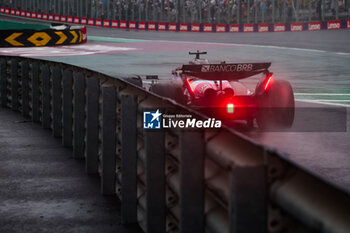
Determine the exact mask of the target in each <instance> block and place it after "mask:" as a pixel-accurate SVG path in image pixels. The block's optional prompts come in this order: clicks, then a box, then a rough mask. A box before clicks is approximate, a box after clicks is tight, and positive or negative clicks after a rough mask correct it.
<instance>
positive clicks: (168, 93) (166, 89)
mask: <svg viewBox="0 0 350 233" xmlns="http://www.w3.org/2000/svg"><path fill="white" fill-rule="evenodd" d="M149 90H150V91H151V92H153V93H155V94H157V95H160V96H163V97H166V98H169V99H173V100H175V101H176V102H178V103H179V104H186V97H185V95H184V93H183V88H182V83H181V82H176V81H170V82H166V83H155V84H153V85H152V86H150V88H149Z"/></svg>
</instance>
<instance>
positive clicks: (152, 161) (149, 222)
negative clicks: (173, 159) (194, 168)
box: [144, 130, 166, 233]
mask: <svg viewBox="0 0 350 233" xmlns="http://www.w3.org/2000/svg"><path fill="white" fill-rule="evenodd" d="M144 140H145V151H146V165H145V166H146V201H147V202H146V205H147V208H146V226H147V230H146V232H147V233H153V232H156V233H164V232H166V222H165V221H166V217H165V216H166V202H165V198H166V197H165V156H166V155H165V145H164V144H165V136H164V132H163V131H156V130H155V131H151V130H145V131H144Z"/></svg>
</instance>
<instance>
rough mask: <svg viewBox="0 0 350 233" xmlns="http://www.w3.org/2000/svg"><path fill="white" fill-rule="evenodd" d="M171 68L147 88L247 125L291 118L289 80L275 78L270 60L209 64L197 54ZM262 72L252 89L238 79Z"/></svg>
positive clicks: (280, 123) (284, 123) (280, 124)
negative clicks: (164, 78)
mask: <svg viewBox="0 0 350 233" xmlns="http://www.w3.org/2000/svg"><path fill="white" fill-rule="evenodd" d="M189 54H191V55H195V56H196V57H195V58H194V59H193V60H192V61H190V62H189V64H186V65H183V66H182V67H180V68H177V69H176V70H174V71H173V75H174V78H173V79H172V80H169V81H167V82H158V83H153V84H152V85H151V86H150V88H149V89H150V91H153V92H155V93H156V94H159V95H161V96H164V97H168V98H171V99H174V100H175V101H177V102H179V103H180V104H183V105H187V106H190V107H191V108H194V109H197V110H199V111H201V112H203V113H205V114H207V115H209V116H212V117H215V118H216V119H221V120H224V121H225V122H229V121H238V120H239V121H242V120H243V121H246V122H247V124H248V125H249V126H252V127H253V126H255V125H256V126H257V127H259V128H262V129H266V128H276V127H277V128H288V127H291V125H292V124H293V120H294V94H293V89H292V87H291V85H290V83H289V82H287V81H284V80H276V79H274V77H273V75H272V73H271V72H270V71H269V70H268V68H269V67H270V65H271V63H237V64H233V63H225V62H221V63H218V64H210V63H209V62H208V60H207V59H202V58H200V55H201V54H206V52H199V51H197V52H194V53H191V52H190V53H189ZM259 74H260V75H262V78H261V80H260V81H259V82H258V83H257V85H256V87H255V90H254V91H251V90H249V89H248V88H247V87H246V86H245V85H243V84H242V83H241V82H240V80H242V79H245V78H248V77H252V76H256V75H259Z"/></svg>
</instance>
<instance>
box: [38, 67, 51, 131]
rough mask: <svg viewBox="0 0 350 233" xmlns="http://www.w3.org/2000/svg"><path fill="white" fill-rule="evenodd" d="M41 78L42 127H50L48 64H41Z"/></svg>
mask: <svg viewBox="0 0 350 233" xmlns="http://www.w3.org/2000/svg"><path fill="white" fill-rule="evenodd" d="M40 75H41V80H42V127H43V128H44V129H50V128H51V109H50V108H51V94H50V69H49V66H48V65H42V66H41V73H40Z"/></svg>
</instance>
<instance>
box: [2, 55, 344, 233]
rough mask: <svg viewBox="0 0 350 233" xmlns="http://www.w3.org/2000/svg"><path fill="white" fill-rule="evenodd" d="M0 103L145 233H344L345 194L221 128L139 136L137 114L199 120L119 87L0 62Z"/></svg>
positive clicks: (47, 66)
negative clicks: (66, 155) (46, 132)
mask: <svg viewBox="0 0 350 233" xmlns="http://www.w3.org/2000/svg"><path fill="white" fill-rule="evenodd" d="M0 104H1V106H2V107H7V108H11V109H12V110H14V111H18V112H21V113H22V114H23V115H24V116H25V117H30V118H31V119H32V121H33V122H38V123H41V124H42V127H43V128H44V129H50V130H51V131H52V135H53V136H54V137H58V138H62V144H63V145H64V146H66V147H72V148H73V151H74V153H73V154H74V157H75V158H77V159H84V161H85V165H86V166H85V167H86V172H87V173H89V174H99V175H100V179H101V192H102V194H104V195H114V194H117V195H118V197H119V198H120V199H121V217H122V222H123V223H139V225H140V226H141V227H142V228H143V230H144V231H145V232H152V233H157V232H181V233H185V232H204V231H205V232H213V233H216V232H237V233H240V232H249V233H254V232H307V231H313V232H314V231H316V232H344V233H346V232H350V222H349V221H348V220H349V216H350V195H349V193H348V192H346V191H344V190H341V189H339V188H337V187H334V186H332V185H331V184H329V183H327V182H325V181H323V180H322V179H321V178H319V177H317V176H316V175H313V174H311V173H310V172H308V171H306V170H305V169H303V168H300V167H298V166H297V165H295V164H294V163H293V162H291V161H288V160H287V159H286V158H284V156H283V154H281V153H279V152H277V151H274V150H271V149H269V148H267V147H264V146H262V145H259V144H257V143H255V142H253V141H251V140H249V139H248V138H245V137H244V136H242V135H240V134H238V133H236V132H234V131H232V130H230V129H228V128H225V127H223V128H222V129H221V130H220V131H211V132H207V131H171V130H163V131H147V130H143V129H142V111H143V110H144V109H150V108H152V109H164V111H178V112H181V113H183V112H184V113H191V114H192V115H194V116H196V117H197V118H205V116H202V115H200V114H199V113H196V112H194V111H192V110H190V109H185V108H184V107H182V106H180V105H177V104H176V103H174V102H173V101H171V100H169V99H166V98H162V97H159V96H157V95H154V94H152V93H150V92H147V91H145V90H143V89H142V88H139V87H137V86H134V85H132V84H129V83H127V82H125V81H124V80H122V79H116V78H112V77H109V76H107V75H103V74H101V73H98V72H95V71H91V70H87V69H83V68H79V67H75V66H72V65H67V64H63V63H56V62H49V61H44V60H37V59H29V58H22V57H8V56H1V57H0ZM167 109H168V110H167Z"/></svg>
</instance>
